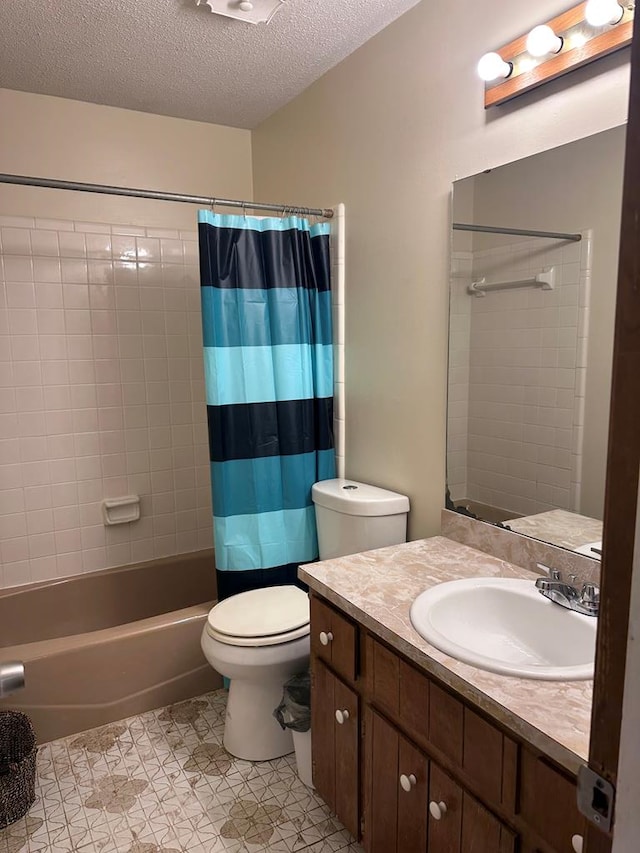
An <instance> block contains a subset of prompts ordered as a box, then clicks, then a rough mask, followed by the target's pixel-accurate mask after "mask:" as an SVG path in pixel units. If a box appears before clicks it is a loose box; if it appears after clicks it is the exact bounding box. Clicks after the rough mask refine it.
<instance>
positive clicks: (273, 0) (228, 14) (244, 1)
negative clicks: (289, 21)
mask: <svg viewBox="0 0 640 853" xmlns="http://www.w3.org/2000/svg"><path fill="white" fill-rule="evenodd" d="M285 2H286V0H196V5H197V6H208V7H209V8H210V9H211V11H212V12H214V13H215V14H216V15H222V16H223V17H224V18H233V19H234V20H236V21H244V23H245V24H268V23H269V22H270V21H271V19H272V18H273V16H274V15H275V13H276V12H277V11H278V9H281V8H282V7H283V6H284V4H285Z"/></svg>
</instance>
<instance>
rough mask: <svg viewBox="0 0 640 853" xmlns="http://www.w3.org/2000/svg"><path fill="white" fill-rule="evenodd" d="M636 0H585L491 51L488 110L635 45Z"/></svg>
mask: <svg viewBox="0 0 640 853" xmlns="http://www.w3.org/2000/svg"><path fill="white" fill-rule="evenodd" d="M634 13H635V2H634V0H584V2H582V3H578V4H577V5H575V6H573V7H572V8H571V9H568V10H567V11H566V12H563V13H562V14H561V15H558V16H556V17H555V18H552V19H551V20H549V21H544V22H542V23H541V24H539V25H538V26H536V27H534V28H533V29H532V30H531V31H530V32H529V33H528V34H525V35H522V36H520V37H519V38H517V39H514V40H513V41H512V42H509V44H506V45H504V46H503V47H500V48H498V49H497V50H495V51H492V52H491V53H487V54H485V55H484V56H483V57H482V59H481V60H480V62H479V63H478V74H479V76H480V77H481V79H482V80H484V82H485V91H484V105H485V109H488V108H489V107H493V106H496V105H498V104H504V103H506V102H507V101H510V100H511V99H512V98H515V97H517V96H518V95H521V94H523V93H524V92H529V91H531V89H535V88H537V87H538V86H541V85H542V84H543V83H547V82H549V81H550V80H555V79H557V78H558V77H562V76H563V75H564V74H567V73H568V72H569V71H573V70H574V69H576V68H580V67H581V66H583V65H587V64H588V63H590V62H594V61H595V60H596V59H600V58H601V57H603V56H608V55H609V54H610V53H614V52H615V51H617V50H620V49H621V48H624V47H627V46H628V45H630V44H631V39H632V37H633V19H634Z"/></svg>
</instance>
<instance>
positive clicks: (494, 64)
mask: <svg viewBox="0 0 640 853" xmlns="http://www.w3.org/2000/svg"><path fill="white" fill-rule="evenodd" d="M512 71H513V65H512V64H511V63H510V62H505V60H504V59H503V58H502V57H501V56H500V54H499V53H485V55H484V56H483V57H482V59H481V60H480V62H479V63H478V74H479V76H480V79H481V80H484V81H485V83H491V82H492V81H493V80H498V79H499V78H500V77H504V78H507V77H509V76H510V75H511V72H512Z"/></svg>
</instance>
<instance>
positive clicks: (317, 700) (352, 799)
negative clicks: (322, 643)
mask: <svg viewBox="0 0 640 853" xmlns="http://www.w3.org/2000/svg"><path fill="white" fill-rule="evenodd" d="M311 674H312V680H311V685H312V686H311V728H312V732H313V738H312V741H311V744H312V756H313V782H314V785H315V786H316V789H317V791H318V793H319V794H320V796H321V797H322V798H323V799H324V801H325V802H326V804H327V805H328V806H329V808H330V809H331V810H332V811H333V812H334V813H335V814H336V815H337V816H338V817H339V818H340V820H341V821H342V823H343V824H344V826H345V827H346V828H347V829H348V830H349V832H350V833H351V834H352V835H353V836H354V838H357V837H358V835H359V821H358V794H359V784H360V780H359V758H358V742H359V733H358V729H359V726H358V696H357V694H356V693H354V692H353V690H350V689H349V688H348V687H347V686H346V685H345V684H343V683H342V682H341V681H340V679H339V678H336V676H335V675H333V674H332V673H331V672H330V671H329V670H328V669H327V667H326V666H325V665H324V664H323V663H322V662H321V661H319V660H318V659H317V658H316V657H312V659H311Z"/></svg>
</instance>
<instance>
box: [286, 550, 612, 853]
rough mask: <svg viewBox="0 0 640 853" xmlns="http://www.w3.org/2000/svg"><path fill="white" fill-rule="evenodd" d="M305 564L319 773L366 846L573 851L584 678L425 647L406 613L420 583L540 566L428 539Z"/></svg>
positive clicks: (578, 821) (580, 824) (414, 852)
mask: <svg viewBox="0 0 640 853" xmlns="http://www.w3.org/2000/svg"><path fill="white" fill-rule="evenodd" d="M300 576H301V578H302V579H303V580H304V581H305V582H307V583H308V584H309V585H310V587H311V590H312V598H311V671H312V729H313V773H314V782H315V785H316V787H317V790H318V792H319V793H320V795H321V796H322V797H323V798H324V799H325V800H326V802H327V803H328V805H329V806H330V808H331V809H332V810H333V811H334V812H335V813H336V814H337V815H338V817H340V819H341V820H342V821H343V823H344V824H345V826H346V827H347V828H348V829H349V830H350V831H351V833H352V834H353V835H354V836H355V837H357V838H359V839H361V841H362V843H363V845H364V847H365V850H366V851H367V853H572V851H576V850H577V851H580V850H581V849H582V838H583V836H584V834H585V818H584V817H583V816H582V815H580V814H579V812H578V809H577V805H576V774H577V770H578V768H579V766H580V764H581V763H583V762H584V761H585V759H586V755H587V752H588V739H589V725H590V712H591V682H590V681H574V682H558V681H534V680H530V679H520V678H511V677H506V676H501V675H498V674H495V673H492V672H488V671H484V670H480V669H476V668H474V667H472V666H469V665H467V664H463V663H461V662H460V661H457V660H454V659H453V658H449V657H447V656H446V655H445V654H443V653H442V652H440V651H438V650H437V649H435V648H434V647H433V646H430V645H429V644H428V643H427V642H426V641H424V640H423V639H422V638H421V637H420V636H419V635H418V634H417V633H416V632H415V631H414V630H413V628H412V626H411V623H410V620H409V609H410V605H411V602H412V601H413V600H414V598H415V597H416V595H418V594H419V593H420V592H422V591H423V590H424V589H427V588H429V587H430V586H433V585H434V584H436V583H440V582H444V581H448V580H454V579H458V578H464V577H473V576H476V577H487V576H493V577H497V576H500V577H519V578H530V579H531V582H532V584H533V582H534V579H535V576H534V575H532V574H531V573H530V572H527V571H526V570H524V569H521V568H518V567H517V566H514V565H511V564H509V563H506V562H504V561H502V560H499V559H497V558H495V557H492V556H490V555H487V554H484V553H480V552H479V551H475V550H474V549H472V548H469V547H467V546H465V545H461V544H459V543H457V542H453V541H451V540H448V539H445V538H444V537H434V538H432V539H428V540H422V541H419V542H410V543H407V544H406V545H400V546H393V547H390V548H385V549H380V550H378V551H375V552H368V553H365V554H356V555H352V556H349V557H342V558H339V559H335V560H330V561H325V562H322V563H317V564H315V565H308V566H305V567H304V568H303V569H301V572H300ZM600 840H601V844H602V846H601V847H600V848H599V850H602V851H608V850H609V849H610V846H609V842H608V840H607V839H606V838H605V836H604V835H603V836H602V837H601V839H600ZM592 849H593V848H592Z"/></svg>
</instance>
